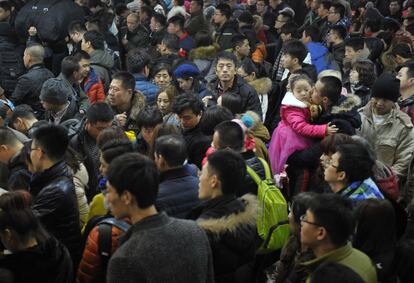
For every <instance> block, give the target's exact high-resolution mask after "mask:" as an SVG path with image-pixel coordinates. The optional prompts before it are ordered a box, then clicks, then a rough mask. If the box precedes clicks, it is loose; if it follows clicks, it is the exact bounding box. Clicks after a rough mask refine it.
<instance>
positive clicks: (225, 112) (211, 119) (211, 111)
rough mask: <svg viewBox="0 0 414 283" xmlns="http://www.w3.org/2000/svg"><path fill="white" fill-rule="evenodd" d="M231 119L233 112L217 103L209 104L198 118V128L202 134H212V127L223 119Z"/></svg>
mask: <svg viewBox="0 0 414 283" xmlns="http://www.w3.org/2000/svg"><path fill="white" fill-rule="evenodd" d="M231 119H233V113H231V111H230V110H229V109H227V108H225V107H221V106H219V105H213V106H210V107H208V108H207V109H206V111H204V113H203V116H202V117H201V120H200V129H201V131H202V132H203V134H205V135H207V136H212V135H213V134H214V128H215V127H216V126H217V125H218V124H220V123H221V122H223V121H230V120H231Z"/></svg>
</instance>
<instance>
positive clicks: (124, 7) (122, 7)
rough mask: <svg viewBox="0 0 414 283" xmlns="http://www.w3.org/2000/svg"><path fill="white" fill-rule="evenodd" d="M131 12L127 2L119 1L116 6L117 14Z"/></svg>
mask: <svg viewBox="0 0 414 283" xmlns="http://www.w3.org/2000/svg"><path fill="white" fill-rule="evenodd" d="M127 11H128V12H129V10H128V7H127V5H126V4H125V3H118V4H116V6H115V15H117V16H120V15H121V14H122V13H124V12H127Z"/></svg>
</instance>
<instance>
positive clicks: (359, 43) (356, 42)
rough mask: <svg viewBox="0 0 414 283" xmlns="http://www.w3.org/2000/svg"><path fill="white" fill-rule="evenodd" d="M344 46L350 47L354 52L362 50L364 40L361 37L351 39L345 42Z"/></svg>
mask: <svg viewBox="0 0 414 283" xmlns="http://www.w3.org/2000/svg"><path fill="white" fill-rule="evenodd" d="M345 46H348V47H351V48H352V49H354V51H355V52H356V51H358V50H362V49H364V38H362V37H351V38H348V39H347V40H345Z"/></svg>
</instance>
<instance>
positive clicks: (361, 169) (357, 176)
mask: <svg viewBox="0 0 414 283" xmlns="http://www.w3.org/2000/svg"><path fill="white" fill-rule="evenodd" d="M336 152H337V153H339V155H340V157H339V161H338V163H339V164H338V168H337V171H345V173H346V178H347V181H348V183H349V184H350V183H353V182H357V181H360V182H362V181H364V180H365V179H367V178H369V177H370V176H372V174H373V173H372V169H373V166H374V164H375V160H373V159H372V156H371V154H370V153H369V151H368V150H367V149H366V148H365V147H364V146H363V145H362V144H359V143H352V144H342V145H339V146H338V148H337V151H336Z"/></svg>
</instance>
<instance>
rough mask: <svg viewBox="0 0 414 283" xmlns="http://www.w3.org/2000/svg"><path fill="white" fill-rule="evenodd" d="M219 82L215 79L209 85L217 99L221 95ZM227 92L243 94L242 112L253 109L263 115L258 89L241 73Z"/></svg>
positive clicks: (260, 115)
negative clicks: (241, 75)
mask: <svg viewBox="0 0 414 283" xmlns="http://www.w3.org/2000/svg"><path fill="white" fill-rule="evenodd" d="M218 84H219V80H218V79H215V80H213V81H212V82H211V83H210V84H209V85H208V88H209V89H210V91H211V92H212V93H213V94H214V96H215V98H216V99H217V98H218V96H219V93H218ZM226 93H231V94H234V95H240V96H241V102H242V109H241V111H242V112H246V111H248V110H252V111H254V112H256V113H257V114H259V117H262V107H261V105H260V100H259V96H258V95H257V92H256V90H255V89H254V88H253V87H252V86H250V85H249V84H248V83H247V82H246V81H245V80H244V79H243V78H242V77H240V76H239V75H236V77H235V79H234V83H233V86H232V87H231V88H230V89H228V90H227V91H226Z"/></svg>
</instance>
